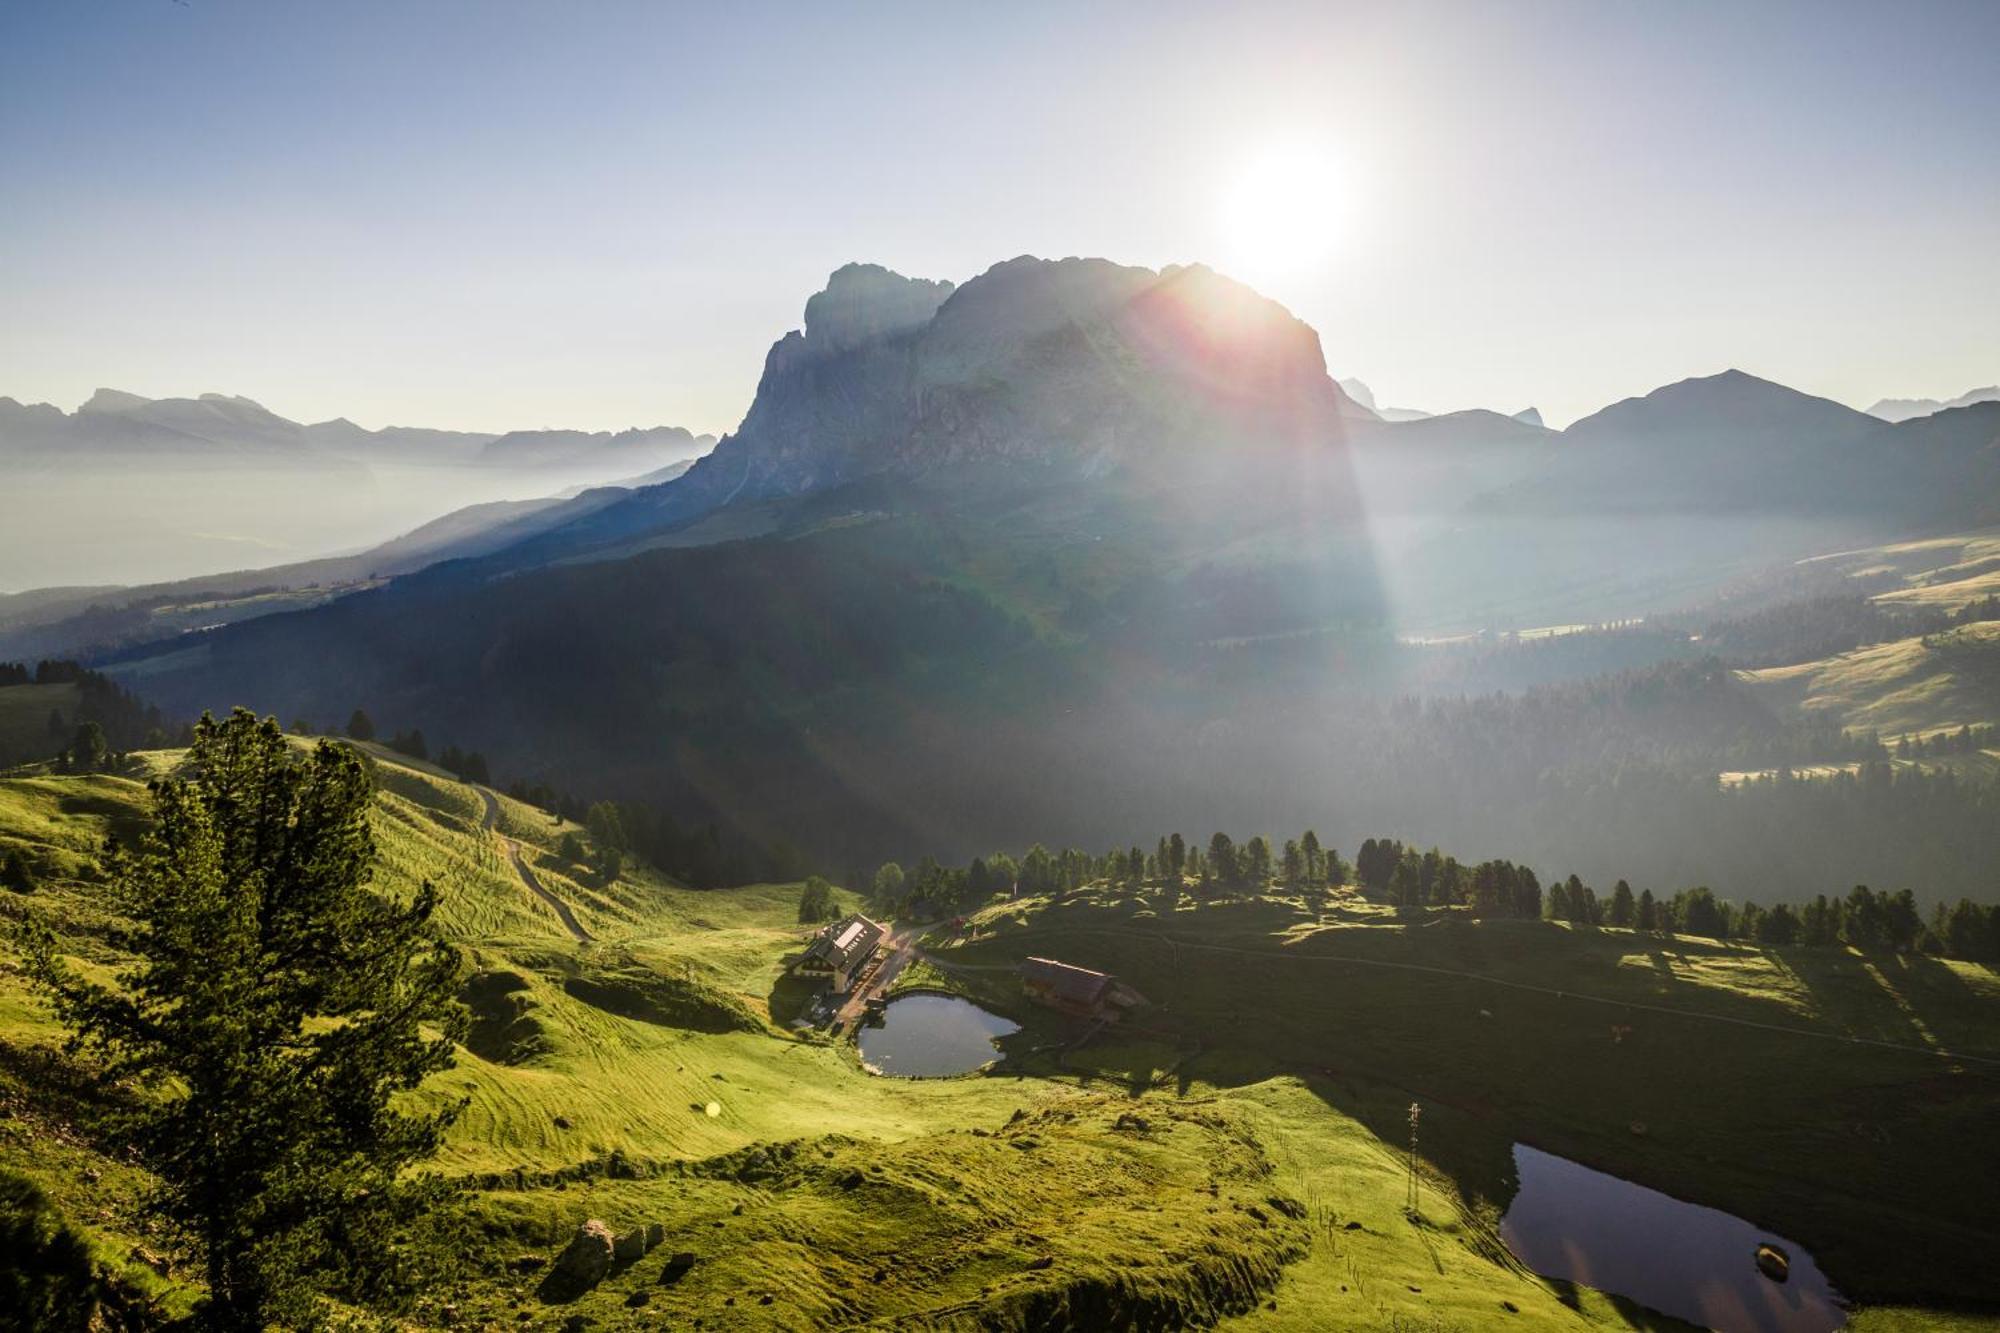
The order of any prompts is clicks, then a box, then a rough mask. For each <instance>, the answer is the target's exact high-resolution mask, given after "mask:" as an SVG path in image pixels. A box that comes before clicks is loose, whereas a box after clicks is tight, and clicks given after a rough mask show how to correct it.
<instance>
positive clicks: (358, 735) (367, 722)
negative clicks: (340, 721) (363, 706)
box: [347, 708, 375, 741]
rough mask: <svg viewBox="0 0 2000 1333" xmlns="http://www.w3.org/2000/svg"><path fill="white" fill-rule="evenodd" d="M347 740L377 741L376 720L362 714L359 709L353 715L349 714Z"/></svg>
mask: <svg viewBox="0 0 2000 1333" xmlns="http://www.w3.org/2000/svg"><path fill="white" fill-rule="evenodd" d="M347 738H348V739H349V740H355V741H372V740H374V739H375V722H374V720H373V719H372V718H370V717H369V716H368V714H366V713H364V712H362V711H361V710H360V709H359V708H357V709H355V710H354V711H353V712H352V713H350V714H348V717H347Z"/></svg>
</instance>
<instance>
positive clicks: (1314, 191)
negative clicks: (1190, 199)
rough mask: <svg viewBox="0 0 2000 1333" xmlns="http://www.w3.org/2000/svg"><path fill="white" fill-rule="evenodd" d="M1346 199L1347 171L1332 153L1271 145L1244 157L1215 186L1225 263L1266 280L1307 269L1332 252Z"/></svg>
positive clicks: (1347, 206)
mask: <svg viewBox="0 0 2000 1333" xmlns="http://www.w3.org/2000/svg"><path fill="white" fill-rule="evenodd" d="M1352 205H1353V196H1352V190H1351V188H1350V185H1349V181H1348V179H1347V174H1346V172H1345V171H1344V170H1343V164H1342V163H1341V162H1340V160H1339V159H1338V158H1337V157H1335V156H1334V155H1333V154H1332V153H1329V152H1327V151H1326V150H1324V149H1323V148H1317V147H1313V146H1311V145H1306V144H1274V145H1271V146H1269V147H1267V148H1265V149H1263V150H1262V151H1260V152H1258V153H1256V154H1254V155H1253V156H1251V157H1249V158H1247V159H1245V160H1244V161H1243V162H1242V164H1241V166H1240V167H1239V169H1238V171H1237V173H1236V177H1235V179H1234V180H1233V181H1231V182H1230V183H1229V185H1228V187H1227V188H1226V189H1225V190H1224V192H1223V194H1222V234H1223V238H1224V244H1225V246H1226V247H1227V249H1228V251H1229V263H1230V266H1231V267H1232V268H1233V269H1235V270H1236V271H1238V272H1239V273H1240V274H1241V275H1242V276H1244V277H1248V278H1262V279H1266V280H1268V279H1272V278H1284V277H1297V276H1302V275H1304V274H1308V273H1311V272H1313V271H1315V270H1317V269H1319V268H1321V267H1322V266H1323V265H1325V264H1326V262H1327V261H1328V260H1329V259H1330V258H1331V257H1332V255H1333V253H1334V251H1335V249H1336V248H1337V247H1338V244H1339V242H1340V239H1341V236H1342V233H1343V232H1344V231H1345V229H1346V226H1347V223H1348V218H1349V212H1350V210H1351V208H1352Z"/></svg>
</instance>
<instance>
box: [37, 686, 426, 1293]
mask: <svg viewBox="0 0 2000 1333" xmlns="http://www.w3.org/2000/svg"><path fill="white" fill-rule="evenodd" d="M154 800H155V813H156V815H157V821H156V824H155V826H154V829H153V831H152V832H151V833H150V834H148V836H147V839H146V841H145V844H144V846H143V848H142V849H141V850H140V852H139V853H138V854H137V855H136V856H135V857H133V858H131V859H130V860H129V861H128V860H124V859H120V860H118V861H114V863H113V866H112V869H113V871H114V879H115V882H116V883H117V885H118V893H119V896H120V899H121V901H120V907H121V909H122V910H123V911H124V913H125V914H126V915H127V916H128V917H129V918H130V919H131V920H133V921H134V922H136V923H137V929H136V931H135V932H134V933H133V935H132V936H131V944H132V947H133V949H134V951H135V952H136V953H137V955H138V963H137V964H136V965H135V966H134V967H133V968H132V969H131V970H130V971H128V972H127V973H125V974H124V975H123V976H122V977H120V978H119V985H118V986H117V987H115V988H114V987H111V986H107V985H103V984H101V983H98V982H95V981H91V980H88V979H86V978H84V977H82V976H80V975H78V974H77V973H75V972H73V971H72V970H70V969H69V968H68V967H67V966H66V965H65V964H64V963H63V961H62V959H61V957H60V955H59V954H58V953H57V948H56V941H55V938H54V936H53V935H52V934H50V933H49V932H47V931H46V930H41V931H37V932H35V933H34V934H33V936H32V937H31V938H30V941H29V965H30V970H31V972H32V974H33V976H34V977H35V978H36V980H37V981H38V982H39V983H40V985H41V986H42V987H43V988H44V990H45V991H46V992H47V993H48V994H49V995H50V996H51V997H52V998H53V1000H54V1002H55V1007H56V1011H57V1013H58V1015H59V1016H60V1017H61V1018H62V1020H63V1021H64V1022H65V1023H66V1024H67V1025H68V1026H69V1027H70V1028H71V1030H72V1034H73V1036H72V1046H73V1047H74V1048H77V1049H84V1050H89V1051H92V1052H94V1053H96V1054H98V1055H99V1056H101V1057H102V1058H103V1059H104V1061H105V1065H104V1068H105V1073H106V1076H107V1077H109V1078H119V1079H130V1080H133V1081H136V1082H138V1083H139V1084H140V1085H142V1086H144V1087H146V1088H148V1089H149V1095H147V1096H144V1097H141V1098H137V1099H134V1100H132V1101H131V1102H129V1103H128V1104H127V1106H128V1109H127V1110H126V1111H125V1112H124V1120H123V1123H122V1125H121V1126H120V1128H121V1130H122V1132H123V1134H124V1135H125V1136H126V1138H127V1139H128V1141H129V1142H130V1144H131V1145H132V1146H133V1147H134V1148H135V1149H137V1150H138V1152H139V1153H140V1155H141V1157H142V1159H143V1160H144V1161H145V1162H146V1164H147V1165H148V1167H149V1168H150V1169H151V1170H152V1171H153V1173H154V1174H155V1175H156V1176H157V1177H158V1179H159V1181H160V1189H159V1193H158V1195H157V1197H156V1199H155V1201H154V1203H153V1205H152V1206H153V1207H154V1208H155V1209H156V1211H157V1213H158V1215H160V1216H161V1217H163V1218H164V1219H165V1220H166V1221H168V1222H169V1223H171V1224H172V1225H174V1226H175V1227H177V1228H178V1229H180V1230H181V1231H182V1232H183V1234H185V1235H186V1236H187V1237H188V1239H189V1240H190V1241H191V1242H192V1243H193V1245H194V1246H195V1248H196V1249H197V1250H198V1251H199V1252H200V1254H201V1256H202V1260H203V1263H204V1264H205V1267H206V1275H207V1286H208V1292H207V1298H206V1302H205V1304H204V1306H203V1312H202V1317H203V1319H204V1321H205V1322H206V1323H207V1324H208V1325H209V1326H210V1327H213V1328H218V1329H229V1330H237V1329H245V1330H247V1329H256V1328H263V1327H265V1326H267V1325H269V1324H272V1323H294V1324H295V1323H299V1322H302V1321H304V1320H306V1319H307V1318H308V1317H309V1316H310V1315H311V1313H312V1309H313V1301H314V1296H315V1294H316V1293H318V1292H321V1291H328V1290H332V1291H337V1292H339V1293H340V1294H342V1295H343V1296H345V1297H348V1298H350V1299H359V1300H364V1301H367V1300H382V1299H385V1298H388V1297H390V1296H392V1295H394V1294H396V1293H397V1292H398V1291H404V1292H407V1290H408V1288H409V1284H410V1283H411V1282H412V1281H414V1280H415V1279H416V1277H417V1276H418V1275H416V1274H414V1273H413V1272H412V1271H411V1267H410V1261H411V1260H412V1257H413V1256H415V1255H417V1254H420V1253H424V1252H425V1251H424V1248H423V1247H418V1246H412V1245H410V1244H408V1243H407V1239H408V1236H409V1234H410V1233H411V1230H412V1228H413V1227H414V1226H415V1225H416V1224H417V1223H418V1222H419V1221H420V1220H421V1219H422V1218H423V1216H424V1215H425V1214H426V1212H427V1211H428V1210H429V1209H430V1208H431V1207H432V1206H433V1205H435V1204H436V1203H437V1202H438V1201H439V1200H440V1199H441V1198H442V1197H443V1196H444V1194H445V1193H446V1190H445V1187H444V1186H443V1185H442V1184H441V1183H440V1182H439V1178H438V1177H436V1176H435V1175H429V1174H426V1175H418V1174H415V1173H414V1172H413V1168H414V1167H416V1166H418V1165H419V1164H420V1163H422V1162H423V1161H424V1160H425V1159H426V1158H428V1157H430V1156H431V1155H432V1154H433V1153H435V1152H436V1150H437V1147H438V1144H439V1142H440V1140H441V1138H442V1136H443V1133H444V1130H445V1128H446V1126H447V1125H448V1124H449V1123H450V1121H451V1119H452V1118H453V1116H454V1115H455V1114H456V1108H446V1109H444V1110H440V1111H417V1110H412V1109H409V1108H408V1107H407V1104H404V1105H403V1106H392V1104H391V1103H392V1100H393V1099H395V1097H396V1094H398V1093H402V1092H407V1091H409V1090H410V1089H413V1088H415V1087H416V1086H417V1085H418V1084H419V1083H421V1082H422V1081H423V1080H424V1079H425V1078H426V1077H427V1076H429V1075H430V1074H433V1073H436V1072H438V1071H439V1070H443V1069H447V1068H449V1067H450V1066H451V1063H452V1049H453V1042H454V1039H455V1038H457V1037H460V1036H462V1035H463V1034H464V1031H465V1011H464V1009H463V1007H462V1006H460V1005H459V1003H458V1002H457V999H456V994H457V990H458V982H459V972H460V964H459V959H458V956H457V953H456V951H454V950H453V949H451V948H450V947H449V946H447V945H445V944H444V943H443V942H442V941H440V940H439V939H438V938H437V937H436V936H435V935H434V934H433V933H432V930H431V925H430V922H431V917H432V914H433V913H434V912H435V911H436V909H437V902H438V897H437V893H436V891H435V890H433V889H432V888H431V887H430V886H429V885H428V884H426V885H424V886H423V887H422V888H421V889H420V890H419V891H418V893H417V894H416V896H415V898H414V899H413V900H412V901H410V902H408V903H398V902H392V901H390V900H389V899H387V898H385V897H383V896H381V895H380V894H377V893H375V892H374V891H372V890H371V889H370V888H369V880H370V878H371V875H372V873H373V866H374V861H375V845H374V841H373V839H372V837H371V836H370V833H369V825H368V812H369V805H370V801H371V797H370V783H369V778H368V774H367V772H366V771H365V769H364V767H363V765H362V763H361V760H360V758H359V757H358V756H356V755H355V754H353V753H352V752H351V751H348V750H346V749H343V748H341V747H338V746H334V745H329V744H325V743H322V744H321V745H319V746H318V747H317V748H316V749H314V750H313V751H312V752H311V753H310V754H308V755H300V754H299V753H298V752H296V751H295V750H294V749H293V748H292V747H291V746H290V745H288V744H287V743H286V741H285V739H284V735H283V733H282V732H281V731H280V730H279V729H278V725H277V722H276V721H275V720H267V721H263V722H260V721H258V720H257V719H256V718H255V717H254V716H252V715H251V714H250V713H248V712H245V711H243V710H241V709H239V710H237V711H236V712H235V713H234V714H233V715H232V716H231V717H230V718H229V719H228V720H227V721H225V722H217V721H215V720H214V719H213V718H208V717H204V718H203V719H202V721H201V722H200V724H199V725H198V726H197V727H196V728H195V733H194V744H193V747H192V748H191V749H190V750H189V753H188V760H187V764H186V767H185V769H184V771H183V774H182V775H181V776H177V777H174V778H171V779H167V780H163V781H161V782H159V783H157V784H155V786H154Z"/></svg>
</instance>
